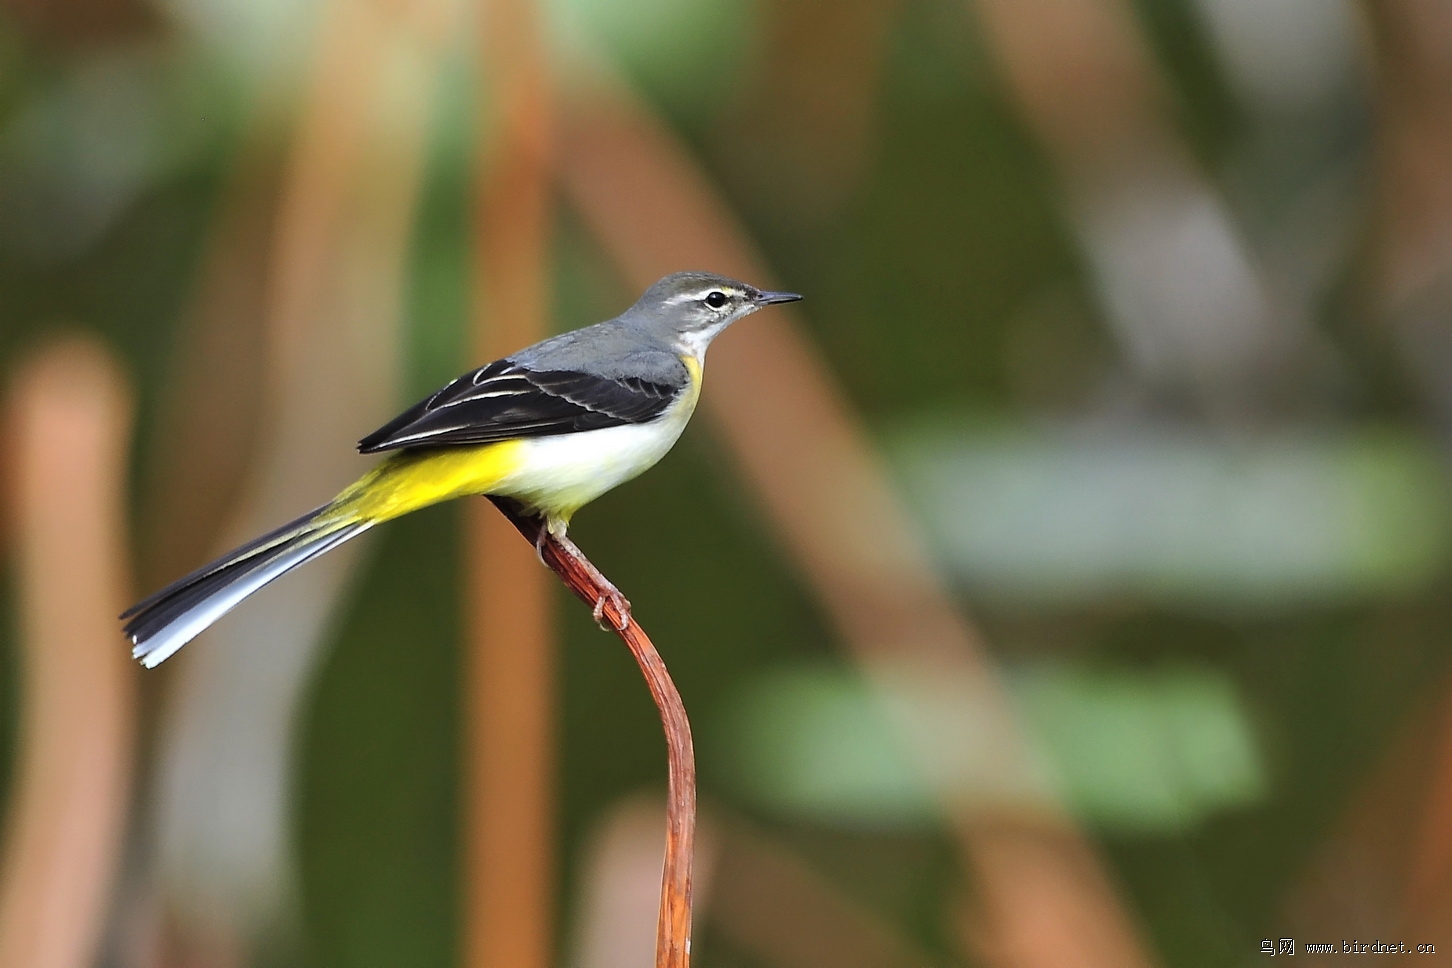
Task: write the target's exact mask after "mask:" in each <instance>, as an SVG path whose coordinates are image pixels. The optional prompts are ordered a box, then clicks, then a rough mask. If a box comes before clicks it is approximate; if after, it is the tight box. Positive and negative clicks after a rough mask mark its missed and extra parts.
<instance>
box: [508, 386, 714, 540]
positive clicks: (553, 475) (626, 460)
mask: <svg viewBox="0 0 1452 968" xmlns="http://www.w3.org/2000/svg"><path fill="white" fill-rule="evenodd" d="M693 382H695V381H693ZM699 394H700V384H699V383H698V382H697V383H695V386H694V387H693V388H692V389H690V390H687V391H686V392H685V393H684V394H682V395H681V397H680V398H679V399H678V400H677V401H676V402H675V403H674V404H672V405H671V408H670V409H669V410H667V411H666V412H665V413H663V414H661V416H660V417H658V418H656V419H655V420H652V421H650V422H649V423H643V424H626V425H624V426H620V427H606V428H604V429H602V430H586V431H583V432H580V433H573V434H560V435H558V436H555V437H534V438H531V439H529V440H527V441H526V442H525V444H526V447H525V450H524V453H523V455H522V460H521V461H520V467H519V469H518V470H517V471H515V472H513V473H511V474H509V475H508V476H507V477H505V478H504V480H502V481H501V482H500V483H499V484H498V485H497V486H496V487H494V488H492V489H491V492H492V493H495V494H499V495H501V496H504V497H512V498H515V499H517V500H519V501H523V502H524V503H525V504H527V505H529V506H530V507H532V508H533V509H535V510H538V511H543V512H544V513H546V514H548V515H549V516H550V517H554V518H559V519H563V520H566V521H567V520H569V518H570V515H572V514H574V513H575V511H577V510H579V509H580V508H581V507H583V506H584V505H586V504H588V503H590V502H591V501H593V500H595V499H596V498H597V497H599V496H600V495H602V494H604V493H605V492H606V491H609V490H611V489H612V488H615V487H618V486H620V485H621V484H624V483H625V482H626V481H628V480H630V479H631V478H634V477H637V476H639V475H640V474H641V473H643V472H644V471H646V470H649V469H650V468H651V467H653V466H654V465H655V464H656V462H658V461H659V460H660V459H661V458H662V457H664V456H665V455H666V453H667V452H668V451H669V450H670V449H671V447H673V446H675V442H676V441H677V440H679V439H680V436H681V432H682V431H683V430H685V429H686V424H687V422H689V421H690V419H691V414H692V412H694V411H695V409H696V400H697V398H698V396H699Z"/></svg>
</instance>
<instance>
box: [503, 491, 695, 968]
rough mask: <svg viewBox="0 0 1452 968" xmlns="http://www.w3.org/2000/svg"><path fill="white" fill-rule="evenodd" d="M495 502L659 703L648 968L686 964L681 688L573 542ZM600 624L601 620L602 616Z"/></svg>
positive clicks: (687, 773)
mask: <svg viewBox="0 0 1452 968" xmlns="http://www.w3.org/2000/svg"><path fill="white" fill-rule="evenodd" d="M489 500H491V501H493V502H494V505H495V507H497V508H499V510H500V512H501V513H503V515H504V516H505V517H506V518H507V519H509V523H510V524H513V525H514V527H515V528H516V529H518V531H519V533H520V534H522V535H524V537H525V538H527V539H528V540H529V541H530V543H531V544H533V545H535V547H536V548H538V549H539V553H540V557H541V558H542V559H543V560H544V563H545V565H547V566H548V567H549V568H550V570H551V571H553V572H554V573H555V574H556V575H559V576H560V580H561V581H563V582H564V583H565V586H566V587H567V588H569V590H570V591H572V592H574V593H575V595H576V596H577V597H578V598H579V599H580V600H581V601H583V602H584V603H585V604H587V605H589V606H590V607H591V608H596V607H597V603H602V602H603V604H602V605H600V606H599V608H600V616H601V618H602V619H603V622H604V623H609V626H610V628H612V629H613V630H614V631H615V633H616V634H617V635H619V636H620V639H621V641H623V642H624V643H625V644H626V646H627V647H628V648H629V649H630V654H631V655H633V656H635V661H636V663H637V664H638V665H639V666H640V671H641V674H642V675H644V676H645V682H646V685H647V686H649V687H650V694H651V696H652V697H653V698H654V699H655V704H656V706H657V707H658V708H659V709H660V718H661V724H662V726H663V727H664V728H665V738H666V757H667V763H668V767H669V785H670V791H669V804H668V807H667V814H666V850H665V868H664V871H663V873H662V876H661V889H660V920H659V922H658V923H657V927H656V940H655V964H656V968H688V966H689V965H690V962H691V859H692V855H693V854H694V849H695V840H696V755H695V750H694V747H693V746H692V744H691V723H690V721H689V720H688V719H687V718H686V707H685V705H684V704H683V703H682V702H681V694H680V693H679V692H678V691H677V690H676V685H675V683H674V682H672V681H671V677H670V673H669V672H667V671H666V667H665V663H664V662H663V661H662V660H661V657H660V653H659V652H657V651H656V650H655V646H654V645H652V644H651V641H650V638H649V637H648V636H647V635H646V634H645V630H644V629H642V628H641V627H640V624H639V623H638V622H636V621H635V619H634V618H633V617H631V615H630V614H629V611H628V609H627V611H626V613H625V614H622V613H621V611H620V608H619V606H618V604H617V601H618V593H617V592H616V591H615V586H614V585H612V584H611V583H610V581H609V580H608V579H606V577H605V576H604V575H603V574H601V573H600V570H599V569H598V568H596V567H595V566H594V565H592V564H591V563H590V561H589V559H588V558H586V557H585V556H584V554H583V553H581V551H580V549H579V548H577V547H576V546H575V543H574V542H573V541H570V540H569V539H568V538H557V537H555V536H554V535H552V534H550V533H549V532H548V531H547V530H545V527H544V522H543V521H542V520H541V519H539V518H538V517H535V516H534V515H531V514H528V513H526V512H525V511H523V509H521V507H520V506H519V505H518V504H516V503H514V502H513V501H510V500H507V499H504V498H493V497H491V498H490V499H489ZM602 624H603V623H602Z"/></svg>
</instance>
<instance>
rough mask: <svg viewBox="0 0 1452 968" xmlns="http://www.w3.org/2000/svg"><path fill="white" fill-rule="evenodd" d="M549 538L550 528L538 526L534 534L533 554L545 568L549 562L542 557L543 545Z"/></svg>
mask: <svg viewBox="0 0 1452 968" xmlns="http://www.w3.org/2000/svg"><path fill="white" fill-rule="evenodd" d="M549 539H550V529H549V528H540V529H539V533H538V534H536V535H535V536H534V554H535V557H536V558H538V559H539V563H540V564H542V565H544V566H545V567H546V568H548V567H549V566H550V563H549V562H548V561H545V559H544V546H545V542H546V541H548V540H549Z"/></svg>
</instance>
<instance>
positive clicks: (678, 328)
mask: <svg viewBox="0 0 1452 968" xmlns="http://www.w3.org/2000/svg"><path fill="white" fill-rule="evenodd" d="M800 298H802V297H801V296H799V295H797V294H796V293H794V292H763V291H762V290H760V289H757V288H756V287H755V286H748V285H747V284H746V283H744V282H738V281H737V280H735V279H728V278H727V277H725V276H718V275H716V274H715V273H711V272H677V273H673V274H671V275H669V276H666V277H665V278H664V279H662V280H660V281H659V282H657V283H656V284H655V285H653V286H651V287H650V288H649V289H647V290H646V291H645V293H644V294H643V295H642V296H641V297H640V299H639V300H637V301H636V303H635V305H634V306H631V307H630V308H629V309H627V310H626V311H625V312H624V313H622V314H621V316H620V317H619V322H620V323H621V324H622V325H625V326H628V327H630V328H632V329H636V330H638V331H642V332H646V333H649V334H650V335H652V336H654V337H656V338H658V339H668V340H670V341H671V342H672V343H673V344H675V345H677V346H679V347H680V348H681V349H683V350H686V351H688V352H690V353H692V354H693V355H695V356H701V355H703V354H704V353H705V352H706V347H707V346H708V345H710V343H711V340H713V339H715V338H716V337H717V336H718V335H719V334H720V333H721V331H722V330H724V329H725V328H726V327H727V326H730V325H731V324H732V323H734V322H736V321H737V320H738V319H740V318H742V317H743V316H750V315H751V314H752V313H754V312H756V311H757V310H758V309H761V308H762V307H763V306H770V305H772V304H773V303H784V302H795V301H796V300H798V299H800Z"/></svg>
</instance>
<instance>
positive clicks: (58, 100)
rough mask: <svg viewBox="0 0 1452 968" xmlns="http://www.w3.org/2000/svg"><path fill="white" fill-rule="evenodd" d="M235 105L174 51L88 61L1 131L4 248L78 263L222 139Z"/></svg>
mask: <svg viewBox="0 0 1452 968" xmlns="http://www.w3.org/2000/svg"><path fill="white" fill-rule="evenodd" d="M232 107H233V105H232V104H231V103H229V100H228V98H227V97H226V96H225V91H224V89H223V86H222V85H220V84H219V83H218V77H217V75H216V74H215V73H212V72H211V71H210V70H209V69H208V67H207V66H206V65H204V64H203V63H202V62H201V61H198V60H195V59H189V58H187V57H185V56H178V55H176V54H175V53H174V52H169V51H166V50H162V49H156V48H135V49H127V48H121V49H109V50H105V51H103V52H101V53H99V54H95V55H91V56H89V57H86V58H82V59H81V60H79V61H77V62H76V63H74V64H72V65H71V66H70V67H69V68H68V69H67V70H65V71H64V72H62V73H61V74H59V75H58V76H57V77H56V78H54V79H53V80H51V81H50V82H48V83H45V84H44V85H37V86H36V87H34V88H33V89H31V90H30V91H28V92H27V93H26V94H25V95H24V96H22V97H21V100H20V103H19V104H18V105H17V107H16V109H15V113H14V115H13V116H12V117H11V118H10V120H9V122H8V123H7V124H6V125H5V127H4V129H3V131H0V245H3V246H4V248H5V249H7V250H9V251H10V252H12V253H15V254H19V255H23V256H25V257H26V258H27V259H30V260H34V261H39V262H43V263H44V262H51V261H56V260H60V259H64V258H67V257H70V256H73V255H75V254H76V253H77V252H79V251H80V250H82V249H84V248H85V247H87V246H88V245H90V244H91V243H93V242H94V241H96V239H97V238H98V237H99V236H100V235H101V234H102V233H103V232H105V231H106V230H107V229H108V228H109V227H110V226H111V225H112V224H113V222H114V221H115V220H116V218H117V217H118V216H119V215H120V214H121V213H122V212H123V211H124V210H125V208H126V206H127V205H128V204H129V203H131V202H132V201H134V200H135V199H136V198H137V196H138V195H140V194H141V193H142V192H143V191H145V190H147V189H148V188H151V187H154V186H155V185H156V184H157V183H158V182H159V181H161V180H162V179H164V178H166V177H168V176H171V175H173V174H175V173H176V172H177V171H178V170H179V169H181V168H182V167H183V166H185V165H186V164H188V163H189V162H191V161H194V160H195V159H196V158H197V156H198V155H199V153H200V152H201V151H203V150H204V149H205V148H206V147H207V146H208V145H209V144H215V143H217V142H218V141H219V140H222V139H223V138H224V137H225V135H226V134H227V133H228V131H229V127H230V122H231V120H232V111H231V108H232Z"/></svg>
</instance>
